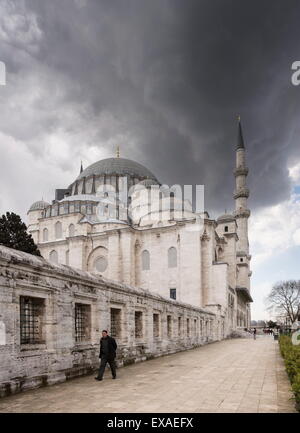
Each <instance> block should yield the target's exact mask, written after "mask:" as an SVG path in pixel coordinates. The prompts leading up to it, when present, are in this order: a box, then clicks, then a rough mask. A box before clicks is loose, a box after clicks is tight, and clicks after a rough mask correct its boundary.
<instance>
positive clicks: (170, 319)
mask: <svg viewBox="0 0 300 433" xmlns="http://www.w3.org/2000/svg"><path fill="white" fill-rule="evenodd" d="M167 332H168V337H169V338H171V337H172V316H167Z"/></svg>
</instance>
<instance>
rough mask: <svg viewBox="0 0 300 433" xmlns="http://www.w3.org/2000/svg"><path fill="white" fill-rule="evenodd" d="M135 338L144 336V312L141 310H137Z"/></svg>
mask: <svg viewBox="0 0 300 433" xmlns="http://www.w3.org/2000/svg"><path fill="white" fill-rule="evenodd" d="M134 319H135V320H134V323H135V338H143V313H142V312H141V311H136V312H135V317H134Z"/></svg>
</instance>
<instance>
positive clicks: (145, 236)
mask: <svg viewBox="0 0 300 433" xmlns="http://www.w3.org/2000/svg"><path fill="white" fill-rule="evenodd" d="M247 175H248V168H247V167H246V160H245V145H244V139H243V133H242V127H241V122H240V120H239V124H238V139H237V145H236V169H235V171H234V176H235V183H236V189H235V193H234V196H233V198H234V201H235V210H234V212H233V213H225V214H224V215H221V216H220V217H219V218H217V219H216V220H214V219H211V218H210V217H209V214H208V213H207V212H206V211H203V212H199V211H198V210H195V209H194V206H193V205H192V203H191V200H189V199H186V198H185V197H184V195H183V194H182V193H181V191H179V189H178V188H177V187H172V188H167V187H166V186H164V185H162V184H161V183H160V181H159V180H158V179H157V178H156V176H155V175H154V174H153V173H152V172H151V171H150V170H149V169H148V168H146V167H144V166H143V165H141V164H139V163H138V162H135V161H132V160H130V159H125V158H121V157H120V155H119V151H118V152H117V155H116V157H115V158H107V159H103V160H100V161H97V162H95V163H94V164H92V165H90V166H88V167H87V168H85V169H83V167H82V165H81V170H80V174H79V175H78V177H77V178H76V179H75V180H74V182H72V183H71V185H69V186H68V187H67V188H65V189H57V190H56V191H55V199H54V200H53V201H52V203H47V202H45V201H37V202H35V203H33V205H32V206H31V207H30V209H29V211H28V231H29V232H30V233H31V234H32V236H33V238H34V241H35V242H36V244H37V245H38V248H39V250H40V252H41V254H42V256H43V257H44V258H45V259H47V260H50V261H51V262H52V263H54V264H63V265H67V266H71V267H75V268H78V269H80V270H83V271H88V272H92V273H95V274H98V275H101V276H102V277H104V278H107V279H110V280H114V281H117V282H121V283H123V284H127V285H130V286H134V287H139V288H142V289H146V290H148V291H150V292H153V293H156V294H158V295H161V296H162V297H164V298H168V299H171V300H177V301H180V302H183V303H186V304H191V305H193V306H197V307H202V308H204V309H208V310H210V311H212V312H215V313H217V314H218V315H221V316H222V317H224V322H223V329H222V335H223V336H226V335H228V334H229V333H230V332H231V331H232V330H234V329H236V328H245V327H247V328H249V327H250V320H251V317H250V303H251V302H252V298H251V295H250V277H251V271H250V260H251V256H250V254H249V242H248V218H249V216H250V210H249V209H248V207H247V199H248V197H249V190H248V188H247V186H246V178H247Z"/></svg>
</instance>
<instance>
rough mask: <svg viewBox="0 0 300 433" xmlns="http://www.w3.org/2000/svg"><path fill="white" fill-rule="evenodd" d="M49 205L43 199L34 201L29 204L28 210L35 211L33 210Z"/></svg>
mask: <svg viewBox="0 0 300 433" xmlns="http://www.w3.org/2000/svg"><path fill="white" fill-rule="evenodd" d="M48 206H50V203H47V202H46V201H44V200H40V201H36V202H34V203H33V204H32V205H31V206H30V209H29V211H28V212H31V211H35V210H43V209H46V207H48Z"/></svg>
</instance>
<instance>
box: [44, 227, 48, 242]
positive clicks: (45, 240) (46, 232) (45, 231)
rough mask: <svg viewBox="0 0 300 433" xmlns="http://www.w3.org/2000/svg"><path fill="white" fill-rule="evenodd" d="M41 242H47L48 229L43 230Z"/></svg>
mask: <svg viewBox="0 0 300 433" xmlns="http://www.w3.org/2000/svg"><path fill="white" fill-rule="evenodd" d="M43 241H44V242H48V229H44V230H43Z"/></svg>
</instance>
